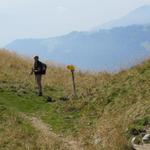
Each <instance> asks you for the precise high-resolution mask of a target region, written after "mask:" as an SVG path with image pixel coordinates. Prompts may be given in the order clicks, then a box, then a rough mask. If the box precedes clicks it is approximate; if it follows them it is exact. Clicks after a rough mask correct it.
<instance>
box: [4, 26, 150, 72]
mask: <svg viewBox="0 0 150 150" xmlns="http://www.w3.org/2000/svg"><path fill="white" fill-rule="evenodd" d="M149 43H150V26H139V25H133V26H129V27H120V28H114V29H111V30H100V31H98V32H92V33H90V32H72V33H70V34H67V35H64V36H60V37H55V38H48V39H20V40H15V41H14V42H12V43H10V44H8V45H7V46H6V48H8V49H12V50H15V51H16V52H18V53H21V54H26V55H29V56H31V55H35V54H38V55H40V56H41V57H42V58H45V59H49V60H52V61H56V62H59V63H64V64H75V65H77V66H79V67H81V68H84V69H92V70H109V71H110V70H111V71H114V70H118V69H120V68H126V67H130V66H132V65H133V64H135V63H137V62H139V61H142V60H144V59H145V58H147V57H149V56H150V51H149V45H150V44H149Z"/></svg>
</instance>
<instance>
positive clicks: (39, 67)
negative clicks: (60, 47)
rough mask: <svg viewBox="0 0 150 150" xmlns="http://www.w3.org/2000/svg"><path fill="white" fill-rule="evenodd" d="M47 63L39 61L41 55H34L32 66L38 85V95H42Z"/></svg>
mask: <svg viewBox="0 0 150 150" xmlns="http://www.w3.org/2000/svg"><path fill="white" fill-rule="evenodd" d="M46 68H47V66H46V64H44V63H42V62H40V61H39V57H38V56H35V57H34V65H33V67H32V71H31V75H32V74H33V73H34V75H35V81H36V84H37V86H38V96H42V95H43V92H42V75H43V74H46Z"/></svg>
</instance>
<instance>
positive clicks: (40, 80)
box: [35, 74, 42, 96]
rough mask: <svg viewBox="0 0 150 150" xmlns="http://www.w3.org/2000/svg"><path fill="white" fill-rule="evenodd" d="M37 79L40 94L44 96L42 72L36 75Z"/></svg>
mask: <svg viewBox="0 0 150 150" xmlns="http://www.w3.org/2000/svg"><path fill="white" fill-rule="evenodd" d="M35 81H36V84H37V86H38V95H39V96H42V75H41V74H36V75H35Z"/></svg>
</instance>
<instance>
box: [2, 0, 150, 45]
mask: <svg viewBox="0 0 150 150" xmlns="http://www.w3.org/2000/svg"><path fill="white" fill-rule="evenodd" d="M148 4H149V5H150V0H0V21H1V26H0V46H3V45H5V44H7V43H8V42H10V41H12V40H15V39H17V38H44V37H45V38H46V37H52V36H57V35H62V34H65V33H68V32H71V31H74V30H78V31H81V30H90V29H92V28H94V27H95V26H97V25H100V24H103V23H105V22H108V21H110V20H113V19H118V18H120V17H121V16H124V15H126V14H127V13H128V12H130V11H132V10H133V9H135V8H137V7H140V6H142V5H148Z"/></svg>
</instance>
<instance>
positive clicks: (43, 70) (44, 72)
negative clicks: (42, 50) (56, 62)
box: [41, 63, 47, 74]
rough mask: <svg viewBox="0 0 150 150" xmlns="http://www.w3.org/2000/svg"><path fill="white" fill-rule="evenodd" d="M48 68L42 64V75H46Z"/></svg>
mask: <svg viewBox="0 0 150 150" xmlns="http://www.w3.org/2000/svg"><path fill="white" fill-rule="evenodd" d="M46 70H47V66H46V64H44V63H42V64H41V74H46Z"/></svg>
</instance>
